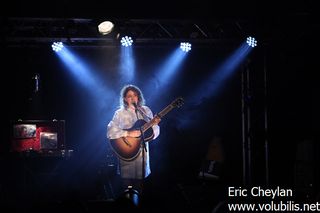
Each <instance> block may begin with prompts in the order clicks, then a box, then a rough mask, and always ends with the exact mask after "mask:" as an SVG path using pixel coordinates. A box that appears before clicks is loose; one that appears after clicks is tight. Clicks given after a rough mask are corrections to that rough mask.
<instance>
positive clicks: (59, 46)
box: [51, 42, 63, 52]
mask: <svg viewBox="0 0 320 213" xmlns="http://www.w3.org/2000/svg"><path fill="white" fill-rule="evenodd" d="M51 47H52V49H53V51H55V52H59V51H60V50H62V48H63V44H62V42H53V44H52V45H51Z"/></svg>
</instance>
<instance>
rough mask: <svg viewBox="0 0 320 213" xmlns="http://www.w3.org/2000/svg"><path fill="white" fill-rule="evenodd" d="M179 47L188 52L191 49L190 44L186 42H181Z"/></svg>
mask: <svg viewBox="0 0 320 213" xmlns="http://www.w3.org/2000/svg"><path fill="white" fill-rule="evenodd" d="M180 48H181V49H182V50H183V51H185V52H189V51H190V50H191V44H190V43H188V42H181V43H180Z"/></svg>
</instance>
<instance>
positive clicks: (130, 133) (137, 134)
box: [128, 130, 141, 138]
mask: <svg viewBox="0 0 320 213" xmlns="http://www.w3.org/2000/svg"><path fill="white" fill-rule="evenodd" d="M140 135H141V132H140V130H132V131H128V137H133V138H137V137H140Z"/></svg>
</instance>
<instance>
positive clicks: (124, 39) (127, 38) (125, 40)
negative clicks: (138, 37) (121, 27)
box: [120, 36, 133, 47]
mask: <svg viewBox="0 0 320 213" xmlns="http://www.w3.org/2000/svg"><path fill="white" fill-rule="evenodd" d="M120 42H121V44H122V46H125V47H128V46H131V45H132V43H133V40H132V38H131V37H130V36H124V37H122V38H121V41H120Z"/></svg>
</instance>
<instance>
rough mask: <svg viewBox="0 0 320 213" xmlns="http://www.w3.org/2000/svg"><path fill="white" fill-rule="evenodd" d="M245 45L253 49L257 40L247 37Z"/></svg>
mask: <svg viewBox="0 0 320 213" xmlns="http://www.w3.org/2000/svg"><path fill="white" fill-rule="evenodd" d="M247 44H248V45H249V46H250V47H255V46H257V40H256V39H255V38H253V37H251V36H249V37H248V38H247Z"/></svg>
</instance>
